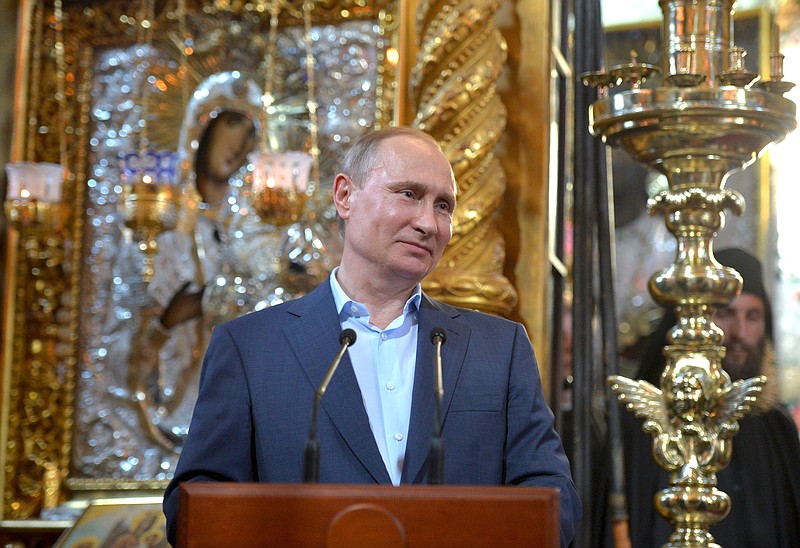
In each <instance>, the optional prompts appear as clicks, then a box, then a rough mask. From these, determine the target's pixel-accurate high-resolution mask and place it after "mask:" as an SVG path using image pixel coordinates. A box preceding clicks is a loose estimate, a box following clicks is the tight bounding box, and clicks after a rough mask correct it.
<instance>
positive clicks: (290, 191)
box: [249, 151, 313, 226]
mask: <svg viewBox="0 0 800 548" xmlns="http://www.w3.org/2000/svg"><path fill="white" fill-rule="evenodd" d="M249 158H250V161H251V162H252V164H253V185H252V203H253V208H254V209H255V211H256V213H257V214H258V215H259V217H260V218H261V220H262V221H264V222H266V223H269V224H273V225H276V226H285V225H288V224H291V223H293V222H295V221H297V220H298V219H300V217H301V216H302V215H303V213H304V212H305V209H306V203H307V202H308V199H309V176H310V171H311V167H312V164H313V157H312V156H311V155H310V154H306V153H304V152H295V151H291V152H280V153H275V152H256V153H253V154H251V155H250V156H249Z"/></svg>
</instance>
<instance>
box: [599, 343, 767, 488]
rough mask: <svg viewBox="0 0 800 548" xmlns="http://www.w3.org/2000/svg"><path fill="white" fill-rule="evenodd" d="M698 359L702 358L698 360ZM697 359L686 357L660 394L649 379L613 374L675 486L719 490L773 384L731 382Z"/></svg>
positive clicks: (613, 385)
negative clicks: (746, 420)
mask: <svg viewBox="0 0 800 548" xmlns="http://www.w3.org/2000/svg"><path fill="white" fill-rule="evenodd" d="M695 357H696V356H695ZM712 371H713V369H712V368H709V367H707V365H705V364H701V365H698V363H697V362H696V360H693V359H692V357H684V358H680V359H678V360H677V361H676V363H675V365H674V366H673V367H669V368H667V370H666V371H665V373H664V375H663V376H662V380H661V385H662V387H663V388H664V390H663V391H662V390H660V389H658V388H656V387H655V386H653V385H652V384H650V383H649V382H647V381H644V380H632V379H628V378H626V377H622V376H618V375H612V376H610V377H609V379H608V383H609V385H610V386H611V389H612V390H613V391H614V392H615V393H616V394H617V396H618V398H619V400H620V402H621V403H623V404H624V405H625V407H626V408H627V409H628V410H629V411H631V412H633V413H634V414H635V415H636V416H637V417H639V418H643V419H645V422H644V425H643V426H642V430H644V431H645V432H648V433H649V434H651V435H652V436H653V456H654V458H655V459H656V461H657V462H658V463H659V465H660V466H661V467H663V468H665V469H666V470H667V471H669V472H670V473H671V474H672V483H673V484H674V485H675V484H687V483H688V484H694V485H700V484H702V485H714V484H716V476H715V473H716V471H718V470H720V469H722V468H724V467H725V466H727V464H728V462H729V460H730V452H731V449H730V439H731V438H732V437H733V436H734V435H735V434H736V432H737V431H738V428H739V425H738V421H739V419H741V418H742V417H743V416H744V415H745V414H747V412H748V411H749V410H750V408H751V406H752V404H753V403H754V402H755V400H756V397H757V396H758V394H759V393H760V392H761V391H762V389H763V386H764V384H765V383H766V381H767V378H766V377H765V376H763V375H762V376H759V377H753V378H750V379H742V380H738V381H736V382H733V383H731V381H730V379H729V377H728V375H727V373H725V372H724V371H720V372H719V373H716V374H715V373H712Z"/></svg>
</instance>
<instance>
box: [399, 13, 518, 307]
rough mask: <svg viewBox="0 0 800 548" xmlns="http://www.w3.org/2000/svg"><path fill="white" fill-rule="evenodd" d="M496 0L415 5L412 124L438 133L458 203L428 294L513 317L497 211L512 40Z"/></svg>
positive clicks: (501, 185) (501, 186) (502, 176)
mask: <svg viewBox="0 0 800 548" xmlns="http://www.w3.org/2000/svg"><path fill="white" fill-rule="evenodd" d="M499 6H500V2H499V1H497V0H485V1H483V0H479V1H474V0H470V1H460V0H445V1H444V2H435V1H429V0H424V1H422V2H420V4H419V7H418V9H417V21H416V35H417V37H418V43H419V53H418V55H417V61H416V65H415V68H414V70H413V73H412V77H411V84H410V85H411V90H412V100H413V102H414V104H415V107H416V113H417V114H416V118H415V119H414V122H413V125H414V126H416V127H417V128H419V129H421V130H423V131H426V132H427V133H429V134H430V135H432V136H433V137H435V138H436V139H437V140H438V141H439V142H440V143H441V144H442V148H443V149H444V151H445V154H446V155H447V157H448V158H449V160H450V163H451V164H452V165H453V170H454V172H455V176H456V180H457V181H458V193H459V196H458V202H459V203H458V207H457V209H456V212H455V218H454V222H453V239H452V240H451V242H450V245H449V246H448V248H447V249H446V251H445V253H444V256H443V257H442V261H441V262H440V264H439V267H438V268H437V269H436V270H434V272H432V273H431V275H430V276H428V278H427V279H426V280H425V282H424V284H423V285H424V287H425V291H427V292H428V294H430V295H432V296H433V297H436V298H439V299H441V300H443V301H445V302H449V303H451V304H454V305H458V306H464V307H467V308H474V309H478V310H483V311H485V312H490V313H494V314H499V315H502V316H508V315H509V314H510V313H511V311H512V310H513V308H514V306H515V304H516V302H517V294H516V291H515V290H514V288H513V287H512V286H511V283H510V282H509V281H508V280H507V279H506V278H505V277H504V276H503V274H502V269H503V262H504V259H505V249H504V242H503V238H502V235H501V234H500V233H499V231H498V230H497V227H496V224H495V220H494V214H495V212H496V210H497V209H498V208H499V206H500V204H501V202H502V198H503V192H504V191H505V187H506V176H505V173H504V171H503V168H502V166H501V165H500V161H499V159H498V158H497V156H496V153H495V148H496V146H497V143H498V141H499V139H500V137H501V136H502V134H503V131H504V129H505V126H506V121H507V114H506V110H505V107H504V106H503V103H502V101H501V99H500V96H499V95H498V93H497V79H498V78H499V76H500V72H501V70H502V69H503V66H504V64H505V60H506V44H505V41H504V40H503V37H502V36H501V35H500V32H499V30H498V28H497V25H496V23H495V13H496V12H497V9H498V7H499Z"/></svg>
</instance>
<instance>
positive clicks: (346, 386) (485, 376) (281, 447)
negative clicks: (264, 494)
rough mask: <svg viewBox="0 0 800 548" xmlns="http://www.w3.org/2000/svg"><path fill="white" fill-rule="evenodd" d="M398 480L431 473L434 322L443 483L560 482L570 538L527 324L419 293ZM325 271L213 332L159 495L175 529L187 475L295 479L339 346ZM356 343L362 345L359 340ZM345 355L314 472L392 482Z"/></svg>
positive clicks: (563, 479) (569, 499)
mask: <svg viewBox="0 0 800 548" xmlns="http://www.w3.org/2000/svg"><path fill="white" fill-rule="evenodd" d="M418 318H419V337H418V341H419V342H418V348H417V365H416V373H415V377H414V389H413V396H412V407H411V422H410V425H409V437H408V442H407V448H406V455H405V462H404V465H403V473H402V479H401V482H402V483H423V482H425V481H426V474H427V466H426V459H427V456H428V452H429V450H430V440H431V436H432V434H433V426H434V420H435V412H436V401H435V395H434V394H435V388H434V346H433V344H432V343H431V342H430V337H429V333H430V331H431V329H432V328H434V327H437V326H438V327H442V328H444V329H445V331H446V332H447V342H446V343H445V345H444V347H443V349H442V362H443V378H444V405H443V414H444V420H443V430H442V436H443V439H444V446H445V466H444V482H445V483H446V484H463V485H536V486H545V487H558V488H560V489H561V537H562V538H561V541H562V544H564V545H566V544H567V543H568V542H569V541H570V540H571V539H572V536H573V534H574V531H575V527H576V525H577V523H578V521H579V520H580V517H581V505H580V502H579V500H578V496H577V493H576V491H575V488H574V485H573V482H572V478H571V475H570V470H569V463H568V461H567V458H566V456H565V455H564V451H563V449H562V446H561V441H560V439H559V438H558V435H557V434H556V433H555V431H554V430H553V415H552V413H551V412H550V410H549V409H548V407H547V405H546V402H545V399H544V396H543V393H542V387H541V380H540V378H539V374H538V370H537V367H536V360H535V358H534V355H533V348H532V347H531V344H530V341H529V339H528V336H527V334H526V332H525V329H524V328H523V327H522V325H520V324H518V323H514V322H510V321H508V320H504V319H501V318H497V317H494V316H489V315H487V314H482V313H478V312H473V311H468V310H464V309H459V308H454V307H451V306H449V305H446V304H443V303H441V302H438V301H434V300H432V299H429V298H427V297H425V296H424V295H423V298H422V300H421V304H420V311H419V316H418ZM340 332H341V327H340V324H339V319H338V315H337V312H336V307H335V304H334V300H333V295H332V293H331V288H330V283H329V282H325V283H323V284H321V285H320V287H318V288H317V289H316V290H314V291H313V292H312V293H310V294H309V295H307V296H305V297H303V298H300V299H297V300H294V301H290V302H288V303H285V304H282V305H279V306H275V307H271V308H267V309H265V310H262V311H260V312H255V313H252V314H248V315H246V316H243V317H241V318H238V319H236V320H233V321H232V322H229V323H227V324H223V325H221V326H219V327H217V328H216V329H215V330H214V333H213V335H212V339H211V343H210V345H209V348H208V350H207V352H206V356H205V361H204V363H203V371H202V374H201V379H200V393H199V397H198V400H197V404H196V407H195V411H194V416H193V418H192V422H191V426H190V429H189V436H188V439H187V441H186V444H185V446H184V448H183V451H182V454H181V458H180V459H179V462H178V466H177V469H176V472H175V476H174V479H173V480H172V482H171V483H170V485H169V486H168V487H167V490H166V492H165V495H164V512H165V514H166V516H167V524H168V535H169V538H170V540H171V542H173V543H174V541H175V533H176V527H177V511H178V494H179V493H178V491H179V489H178V486H179V483H180V482H183V481H237V482H256V481H261V482H300V481H302V476H303V452H304V446H305V442H306V440H307V438H308V432H309V426H310V420H311V408H312V402H313V399H314V392H315V390H316V389H317V387H318V386H319V384H320V382H321V381H322V378H323V377H324V376H325V373H326V371H327V369H328V367H329V365H330V363H331V361H332V360H333V358H334V356H335V355H336V353H337V351H338V350H339V348H340V343H339V333H340ZM356 344H358V343H357V342H356ZM360 394H361V393H360V390H359V387H358V382H357V380H356V376H355V373H354V372H353V368H352V366H351V364H350V360H349V357H348V356H347V355H345V357H344V359H343V360H342V363H341V365H340V366H339V368H338V370H337V371H336V374H335V375H334V376H333V378H332V380H331V382H330V385H329V386H328V389H327V391H326V392H325V395H324V397H323V398H322V403H321V406H320V410H319V424H318V438H319V442H320V455H321V456H320V481H321V482H325V483H382V484H390V483H391V481H390V479H389V474H388V473H387V471H386V468H385V466H384V464H383V460H382V459H381V455H380V452H379V451H378V447H377V445H376V444H375V440H374V438H373V435H372V431H371V430H370V426H369V421H368V419H367V413H366V411H365V409H364V405H363V403H362V401H361V395H360Z"/></svg>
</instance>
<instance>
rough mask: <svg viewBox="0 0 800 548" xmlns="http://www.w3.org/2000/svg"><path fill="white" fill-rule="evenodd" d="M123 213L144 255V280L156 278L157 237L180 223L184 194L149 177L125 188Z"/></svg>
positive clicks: (126, 185)
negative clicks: (154, 275)
mask: <svg viewBox="0 0 800 548" xmlns="http://www.w3.org/2000/svg"><path fill="white" fill-rule="evenodd" d="M121 203H122V213H123V215H124V218H125V226H127V227H128V228H130V229H131V230H132V231H133V238H134V240H135V241H137V242H138V243H139V249H140V250H141V251H142V252H143V253H144V270H143V272H142V279H143V280H144V282H145V283H149V282H150V280H152V279H153V273H154V271H153V264H154V258H155V255H156V253H158V241H157V240H156V238H157V237H158V235H159V234H161V233H162V232H164V231H165V230H172V229H173V228H175V226H176V225H177V223H178V216H179V214H180V210H181V192H180V190H179V189H178V188H176V187H175V186H174V185H171V184H157V183H155V182H152V181H151V180H150V179H149V176H147V175H145V176H144V177H143V178H142V179H140V180H135V181H132V182H127V183H125V184H123V186H122V197H121Z"/></svg>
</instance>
